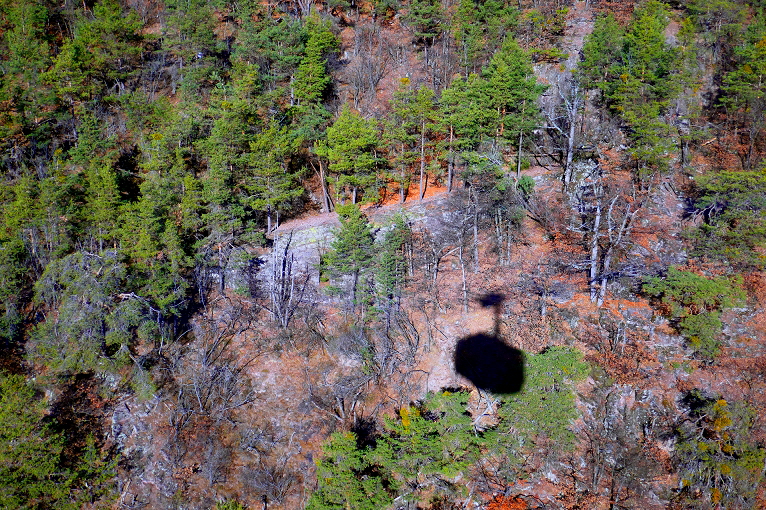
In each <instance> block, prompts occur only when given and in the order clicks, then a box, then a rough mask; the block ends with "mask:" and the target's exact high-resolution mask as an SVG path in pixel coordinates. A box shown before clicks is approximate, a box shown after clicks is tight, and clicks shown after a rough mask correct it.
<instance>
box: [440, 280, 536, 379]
mask: <svg viewBox="0 0 766 510" xmlns="http://www.w3.org/2000/svg"><path fill="white" fill-rule="evenodd" d="M477 301H478V303H479V304H480V305H481V306H482V307H484V308H492V309H493V310H494V315H495V324H494V329H493V331H492V332H489V333H478V334H475V335H470V336H467V337H464V338H461V339H460V340H458V342H457V345H456V346H455V355H454V362H455V371H456V372H457V373H458V374H460V375H462V376H463V377H465V378H466V379H468V380H469V381H471V382H472V383H473V384H474V386H476V387H477V388H478V389H480V390H485V391H489V392H490V393H498V394H508V393H516V392H518V391H521V386H522V384H523V383H524V354H523V353H522V352H521V351H520V350H518V349H514V348H513V347H511V346H510V345H508V344H506V343H505V342H503V340H502V338H500V335H499V331H500V309H501V306H502V304H503V301H505V296H504V295H503V294H500V293H497V292H491V293H488V294H485V295H483V296H481V297H479V298H478V299H477Z"/></svg>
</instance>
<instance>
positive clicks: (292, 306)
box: [266, 232, 309, 329]
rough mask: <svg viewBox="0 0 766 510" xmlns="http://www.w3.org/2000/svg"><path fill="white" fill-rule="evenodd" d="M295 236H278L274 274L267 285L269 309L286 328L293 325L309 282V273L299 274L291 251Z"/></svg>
mask: <svg viewBox="0 0 766 510" xmlns="http://www.w3.org/2000/svg"><path fill="white" fill-rule="evenodd" d="M292 241H293V233H292V232H290V233H288V234H287V235H286V236H284V237H282V238H281V239H280V238H279V237H275V239H274V249H273V250H272V254H271V272H270V274H269V275H268V278H269V279H268V281H267V283H266V285H267V288H268V296H269V305H268V306H267V307H266V309H267V310H268V311H269V312H270V313H271V316H272V317H273V318H274V320H275V321H277V322H278V323H279V326H280V327H281V328H283V329H285V328H287V327H288V326H289V325H290V321H291V320H292V318H293V316H294V315H295V312H296V311H297V310H298V308H299V307H300V305H301V304H302V303H303V299H304V297H305V295H306V290H307V287H308V282H309V274H308V270H307V269H306V270H304V271H302V272H300V273H299V272H297V271H296V269H295V267H294V266H295V254H294V253H293V252H292V251H291V250H290V245H291V244H292Z"/></svg>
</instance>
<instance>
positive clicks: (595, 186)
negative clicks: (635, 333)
mask: <svg viewBox="0 0 766 510" xmlns="http://www.w3.org/2000/svg"><path fill="white" fill-rule="evenodd" d="M647 194H648V193H646V192H644V193H642V194H641V195H639V194H638V191H637V190H636V188H635V186H633V184H632V182H631V183H630V184H621V183H620V182H618V180H617V179H616V178H615V176H612V178H611V179H609V180H607V179H606V178H605V176H604V174H603V172H602V171H601V168H600V167H597V168H596V169H595V170H594V172H593V173H592V174H591V175H590V176H589V177H588V179H587V181H586V182H585V183H583V184H581V185H580V187H579V189H578V190H576V191H575V194H574V202H575V204H576V207H577V216H578V219H577V221H578V225H577V226H574V227H570V229H571V230H573V231H575V232H578V233H581V234H582V235H583V244H584V245H585V247H586V249H587V252H588V259H587V260H586V262H585V264H584V266H585V267H584V268H587V271H588V287H589V290H590V300H591V302H593V303H596V304H597V305H598V306H601V305H602V304H603V303H604V299H605V298H606V291H607V286H608V283H609V280H613V279H614V278H616V277H617V276H619V274H620V272H619V271H618V270H616V269H615V267H616V265H617V262H618V257H619V255H620V254H621V253H623V252H624V251H625V249H626V248H628V247H629V246H630V244H631V233H632V231H633V226H634V223H635V218H636V215H637V214H638V212H639V211H640V210H641V209H642V207H643V205H644V203H645V201H646V195H647Z"/></svg>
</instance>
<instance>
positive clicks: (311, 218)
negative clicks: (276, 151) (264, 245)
mask: <svg viewBox="0 0 766 510" xmlns="http://www.w3.org/2000/svg"><path fill="white" fill-rule="evenodd" d="M410 197H417V192H415V193H411V194H410ZM446 197H447V190H446V188H443V187H438V186H430V188H429V190H428V192H427V193H426V196H425V197H424V198H423V200H422V201H421V200H418V199H417V198H410V199H409V200H407V201H406V202H405V203H404V204H400V203H399V201H398V198H396V197H394V199H393V200H391V201H387V202H386V203H384V204H383V205H379V206H376V205H364V206H362V210H363V211H364V212H365V214H366V215H367V217H368V218H370V220H371V221H373V222H374V223H381V222H383V221H384V220H385V218H386V217H388V216H390V215H391V214H394V213H395V212H396V211H398V210H400V209H402V208H404V209H405V210H411V209H422V208H429V207H430V206H431V205H433V204H434V203H435V202H439V201H440V200H443V199H444V198H446ZM322 226H340V223H339V222H338V214H337V213H335V212H329V213H319V214H316V213H307V214H304V215H301V216H299V217H297V218H293V219H291V220H288V221H286V222H284V223H282V224H281V225H280V226H279V228H277V230H276V232H277V233H279V234H282V233H286V232H291V231H300V230H305V229H308V228H314V227H322Z"/></svg>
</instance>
